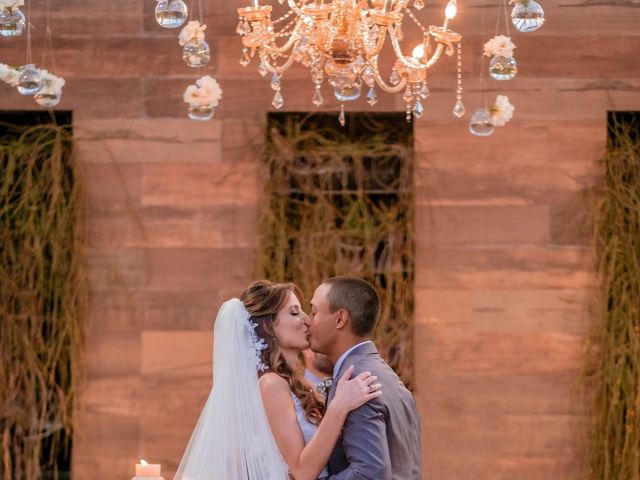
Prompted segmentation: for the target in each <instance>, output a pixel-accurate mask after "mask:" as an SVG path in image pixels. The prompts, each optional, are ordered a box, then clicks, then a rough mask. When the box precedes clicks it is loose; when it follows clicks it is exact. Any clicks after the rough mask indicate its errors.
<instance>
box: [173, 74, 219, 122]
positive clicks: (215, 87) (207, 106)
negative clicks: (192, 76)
mask: <svg viewBox="0 0 640 480" xmlns="http://www.w3.org/2000/svg"><path fill="white" fill-rule="evenodd" d="M182 98H183V100H184V101H185V103H187V104H189V118H191V119H192V120H209V119H211V118H212V117H213V112H214V108H215V107H217V106H218V104H219V103H220V99H221V98H222V89H221V88H220V85H219V84H218V82H217V81H216V79H215V78H213V77H210V76H209V75H205V76H203V77H201V78H199V79H198V80H196V84H195V85H189V86H188V87H187V89H186V90H185V91H184V94H183V95H182Z"/></svg>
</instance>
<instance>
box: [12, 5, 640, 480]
mask: <svg viewBox="0 0 640 480" xmlns="http://www.w3.org/2000/svg"><path fill="white" fill-rule="evenodd" d="M245 3H247V2H241V1H238V0H233V1H225V2H222V1H214V0H203V4H204V9H205V17H206V18H205V20H206V23H207V24H208V29H207V38H208V40H209V42H210V44H211V46H212V49H213V56H214V60H213V63H212V67H211V68H208V69H206V72H207V73H214V74H215V75H216V77H217V78H218V79H219V80H220V82H221V84H222V87H223V89H224V99H223V101H222V103H221V105H220V107H219V108H218V110H217V112H216V116H215V119H214V120H213V121H211V122H208V123H197V122H192V121H189V120H187V119H186V118H185V108H184V104H183V103H182V101H181V94H182V91H183V90H184V88H185V87H186V85H187V84H189V83H191V82H192V81H193V80H194V79H195V74H196V72H195V71H193V70H189V69H188V68H187V67H185V66H184V65H183V64H182V60H181V58H180V48H179V47H178V45H177V41H176V39H175V35H176V34H177V32H176V31H168V30H162V29H160V28H159V27H158V26H157V25H156V24H155V23H154V20H153V7H154V4H155V2H153V1H151V0H146V1H144V2H141V1H135V2H132V1H130V0H112V1H109V2H104V1H102V2H98V1H95V0H61V1H57V2H52V27H53V31H54V44H55V46H56V60H57V68H56V69H53V68H51V70H53V71H54V72H55V73H58V74H60V75H63V76H64V77H65V78H66V79H67V86H66V87H65V90H64V100H63V103H62V104H61V105H60V107H61V108H65V109H73V112H74V119H75V132H76V138H77V145H78V150H79V152H80V155H81V159H82V161H83V165H84V166H85V167H86V168H85V172H86V175H87V185H88V189H87V197H88V223H89V237H90V249H89V259H90V261H89V268H90V273H91V282H92V286H93V299H92V308H91V314H90V318H89V319H88V335H87V352H86V363H85V365H86V370H85V372H84V375H83V377H84V380H85V383H84V388H83V391H82V393H81V395H80V399H79V403H78V415H77V436H76V441H75V445H74V478H75V479H78V480H84V479H90V478H91V479H94V478H98V479H100V480H116V479H123V478H129V477H131V476H132V474H133V465H134V463H135V460H136V458H139V457H141V456H144V457H146V458H147V459H148V460H151V461H155V462H161V463H162V464H163V467H164V473H165V478H172V475H173V471H175V468H176V466H177V463H178V461H179V459H180V456H181V454H182V451H183V449H184V447H185V445H186V442H187V440H188V437H189V433H190V431H191V429H192V427H193V425H194V423H195V421H196V419H197V416H198V414H199V411H200V408H201V407H202V405H203V403H204V400H205V397H206V395H207V393H208V390H209V388H210V383H211V380H210V374H211V353H212V352H211V326H212V322H213V320H214V316H215V312H216V311H217V308H218V306H219V305H220V303H221V302H222V300H223V299H225V298H228V297H230V296H233V295H237V294H238V293H239V292H240V291H241V289H242V287H243V286H244V285H245V284H246V283H247V282H248V281H249V280H250V278H251V265H252V252H253V248H254V247H255V245H256V240H255V234H254V232H255V231H254V229H255V220H256V217H257V212H258V208H259V205H260V187H261V172H260V169H259V167H258V162H257V161H256V158H255V152H254V150H253V149H252V147H251V144H252V141H253V140H255V139H257V138H260V136H261V134H262V133H261V132H262V130H261V129H262V127H263V122H264V119H265V114H266V112H267V111H268V110H269V109H271V105H270V101H271V96H272V95H273V92H272V91H271V90H270V88H269V86H268V79H261V78H260V77H258V75H257V73H256V65H255V64H252V66H251V67H249V68H248V69H243V68H241V67H240V65H239V64H238V62H237V60H238V58H239V56H240V50H241V46H240V41H239V39H238V38H237V37H236V35H235V34H234V30H235V26H236V22H237V18H236V15H235V9H236V8H237V7H238V6H242V5H244V4H245ZM459 3H460V17H459V19H458V20H456V21H455V23H454V26H455V27H456V28H457V29H458V30H459V31H461V32H462V33H463V34H464V35H465V41H464V51H463V52H464V73H465V75H464V76H465V79H464V82H465V104H466V105H467V110H468V114H467V116H466V117H465V120H463V121H456V120H455V119H453V117H452V116H451V114H450V110H451V108H452V107H453V103H454V94H453V87H454V83H455V81H454V76H453V73H454V61H453V59H443V60H442V61H441V62H440V63H441V64H440V65H438V66H437V67H436V68H435V69H434V71H433V73H432V75H431V77H430V86H431V91H432V95H431V97H430V98H429V100H428V101H427V103H426V114H425V117H424V118H423V119H421V120H419V121H417V122H416V123H415V134H416V135H415V138H416V144H415V149H416V152H417V156H416V159H417V165H418V168H417V174H416V187H417V211H418V216H417V222H416V236H417V256H416V262H417V278H416V288H417V290H416V295H417V305H416V345H417V350H416V372H417V388H418V390H417V398H418V402H419V405H420V411H421V415H422V421H423V437H424V467H425V468H424V471H425V479H429V480H440V479H450V480H454V479H455V480H467V479H468V480H471V479H473V480H482V479H491V480H498V479H507V478H509V479H510V478H518V479H520V480H549V479H558V480H560V479H562V480H564V479H567V478H576V477H577V476H578V474H579V473H580V471H581V468H582V465H583V461H584V447H585V442H584V434H585V432H584V421H583V416H582V414H583V412H582V409H581V406H580V402H579V401H578V399H577V398H576V397H577V396H576V395H574V393H575V388H574V384H575V380H576V378H577V375H578V370H579V367H580V360H581V353H580V352H581V342H582V340H583V334H584V332H585V330H586V328H587V325H588V301H589V299H590V298H591V297H592V286H593V277H592V274H591V255H590V247H589V245H588V240H587V238H586V237H585V235H584V234H581V233H580V232H579V231H578V229H576V228H575V227H574V226H573V224H572V222H571V220H572V219H574V218H576V217H577V216H578V215H579V214H580V212H581V211H582V212H583V211H584V208H583V207H580V205H578V207H574V206H572V205H573V203H575V202H573V200H574V199H575V197H576V195H577V194H578V192H580V190H581V189H583V188H584V187H586V186H588V185H591V184H592V183H593V182H594V181H596V179H597V177H598V170H597V168H596V167H594V162H595V161H596V159H597V158H598V157H599V156H600V155H601V154H602V152H603V149H604V146H605V135H606V132H605V115H606V111H607V110H608V109H631V110H633V109H635V110H638V109H640V62H639V61H638V54H637V51H638V49H639V47H640V37H639V34H640V30H638V28H637V25H638V24H639V22H640V3H638V1H637V0H616V1H607V2H600V1H592V0H559V1H553V2H552V1H549V0H546V1H544V0H543V2H542V3H543V6H544V8H545V10H546V13H547V17H548V22H547V24H546V25H545V26H544V27H543V28H542V29H541V30H539V31H538V32H535V33H532V34H529V35H523V34H518V35H515V34H514V35H513V39H514V41H515V43H516V45H517V49H516V57H517V59H518V63H519V67H520V73H519V74H518V77H517V78H516V79H514V80H513V81H511V82H507V83H497V82H493V81H491V82H490V81H487V82H486V84H485V86H484V90H485V91H486V93H483V85H482V83H481V81H480V62H479V59H480V49H481V43H482V42H483V41H485V40H487V39H488V38H489V37H490V36H492V35H493V33H494V32H495V19H496V15H497V14H498V13H499V9H498V8H497V6H498V3H497V2H495V0H494V1H480V0H470V1H465V0H460V2H459ZM443 6H444V2H443V1H439V2H433V3H431V4H429V5H428V6H427V8H426V9H425V10H424V12H429V13H424V14H423V15H428V18H429V19H430V20H429V21H428V22H430V23H439V22H440V18H441V14H440V13H434V12H435V11H437V12H442V9H443ZM44 8H45V2H44V0H33V1H32V9H33V11H34V15H33V21H32V23H33V24H34V39H33V42H34V45H35V47H34V58H35V59H38V60H39V59H40V58H41V53H42V50H41V49H40V46H41V45H42V33H43V31H44V17H43V12H44ZM430 9H433V10H430ZM406 34H407V36H408V37H410V38H411V37H415V35H416V32H411V31H407V32H406ZM415 38H417V37H415ZM25 45H26V39H25V38H19V39H7V38H5V39H1V41H0V61H2V62H4V63H10V64H20V63H22V62H23V61H24V60H23V59H24V52H25ZM283 83H284V90H283V94H284V96H285V109H290V110H310V109H311V108H312V106H311V103H310V99H311V95H312V89H311V85H310V82H309V81H308V78H307V74H306V72H305V71H303V70H301V69H296V70H294V71H292V72H290V73H289V74H287V75H286V76H285V80H284V82H283ZM0 90H1V91H2V96H1V97H0V98H1V100H0V105H1V108H2V109H3V110H10V109H30V108H33V103H32V101H31V100H30V99H27V98H23V97H20V96H19V95H18V94H17V93H15V92H13V91H11V90H10V89H9V87H7V86H5V85H0ZM497 93H504V94H507V95H509V97H510V99H511V101H512V103H513V104H514V105H515V106H516V113H515V118H514V120H513V121H512V122H511V123H510V124H509V125H508V126H506V127H504V128H501V129H499V130H498V131H497V132H496V134H495V135H494V136H493V137H491V138H485V139H480V138H476V137H472V136H471V135H469V134H468V133H467V130H466V128H467V121H468V118H469V115H470V113H471V112H472V110H473V109H475V108H478V107H480V106H481V105H482V102H483V97H484V96H486V97H487V99H488V101H491V100H492V99H493V98H494V97H495V95H496V94H497ZM380 96H381V101H380V103H379V104H378V105H376V106H375V110H378V111H389V110H398V109H399V110H402V109H403V108H404V106H403V104H402V101H401V100H400V99H399V98H396V97H392V96H390V95H380ZM325 98H326V99H327V100H328V101H327V104H326V105H325V107H324V109H325V110H334V111H335V110H337V108H338V104H337V103H336V102H335V100H333V101H332V100H331V99H330V92H329V91H328V90H325ZM354 109H359V110H365V111H368V110H372V108H370V107H369V106H368V105H367V104H366V103H364V102H362V103H358V104H357V106H355V107H354Z"/></svg>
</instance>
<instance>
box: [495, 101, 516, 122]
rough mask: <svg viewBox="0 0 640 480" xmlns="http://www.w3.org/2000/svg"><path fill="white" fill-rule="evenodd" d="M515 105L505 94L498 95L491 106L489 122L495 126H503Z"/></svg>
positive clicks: (511, 115) (510, 116)
mask: <svg viewBox="0 0 640 480" xmlns="http://www.w3.org/2000/svg"><path fill="white" fill-rule="evenodd" d="M514 110H515V107H514V106H513V105H511V103H510V102H509V97H507V96H506V95H498V96H497V97H496V101H495V103H494V104H493V106H492V107H491V123H493V124H494V125H495V126H496V127H504V126H505V125H506V124H507V123H508V122H509V120H511V119H512V118H513V112H514Z"/></svg>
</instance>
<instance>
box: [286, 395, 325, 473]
mask: <svg viewBox="0 0 640 480" xmlns="http://www.w3.org/2000/svg"><path fill="white" fill-rule="evenodd" d="M291 398H293V406H294V408H295V410H296V419H297V420H298V425H300V430H301V431H302V436H303V437H304V443H305V444H307V443H309V442H310V441H311V439H312V438H313V436H314V435H315V434H316V431H317V430H318V426H317V425H314V424H313V423H311V422H310V421H309V420H307V417H306V415H305V414H304V409H303V408H302V403H301V402H300V399H299V398H298V397H296V396H295V395H294V393H293V392H291ZM328 477H329V470H328V469H327V467H324V469H323V470H322V472H320V475H319V476H318V480H324V479H325V478H328Z"/></svg>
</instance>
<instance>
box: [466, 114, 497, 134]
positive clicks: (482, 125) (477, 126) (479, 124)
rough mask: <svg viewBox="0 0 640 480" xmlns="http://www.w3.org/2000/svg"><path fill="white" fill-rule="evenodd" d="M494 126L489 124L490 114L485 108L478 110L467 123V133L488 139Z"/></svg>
mask: <svg viewBox="0 0 640 480" xmlns="http://www.w3.org/2000/svg"><path fill="white" fill-rule="evenodd" d="M494 130H495V126H494V125H493V123H492V122H491V113H490V112H489V110H488V109H486V108H479V109H478V110H476V111H475V112H474V113H473V115H471V121H470V122H469V131H470V132H471V133H472V134H474V135H476V136H478V137H488V136H489V135H491V134H493V131H494Z"/></svg>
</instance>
